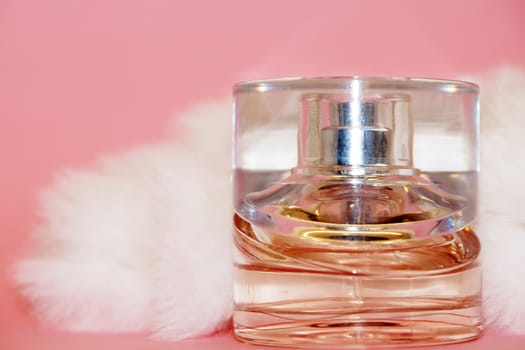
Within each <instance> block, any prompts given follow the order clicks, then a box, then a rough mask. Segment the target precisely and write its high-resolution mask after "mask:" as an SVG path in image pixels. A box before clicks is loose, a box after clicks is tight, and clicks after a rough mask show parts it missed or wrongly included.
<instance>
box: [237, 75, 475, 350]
mask: <svg viewBox="0 0 525 350" xmlns="http://www.w3.org/2000/svg"><path fill="white" fill-rule="evenodd" d="M235 94H236V129H235V146H234V170H235V172H234V174H235V177H234V184H235V187H234V188H235V189H234V191H235V196H234V198H235V199H234V201H235V203H234V208H235V214H234V220H233V221H234V243H235V255H234V263H235V277H234V303H235V304H234V305H235V306H234V315H233V321H234V332H235V336H236V337H237V338H238V339H240V340H242V341H246V342H251V343H257V344H266V345H281V346H298V347H308V346H310V347H311V346H323V347H338V348H340V347H361V346H368V345H369V346H396V345H397V346H399V345H403V346H410V345H414V346H416V345H430V344H439V343H453V342H459V341H464V340H468V339H473V338H476V337H477V336H479V334H480V332H481V329H482V327H481V307H480V306H481V305H480V303H481V299H480V295H481V282H480V274H481V272H480V266H479V264H478V261H477V258H478V255H479V250H480V244H479V241H478V239H477V237H476V235H475V234H474V232H473V230H472V228H471V226H472V224H473V222H474V218H475V214H476V199H477V188H476V186H477V170H478V169H477V167H478V165H477V134H478V130H477V94H478V90H477V87H476V86H474V85H472V84H468V83H462V82H452V81H438V80H424V79H408V78H407V79H402V78H396V79H380V78H368V79H363V78H357V77H351V78H313V79H285V80H272V81H256V82H248V83H241V84H239V85H237V86H236V90H235ZM414 130H415V133H414ZM294 134H295V135H294ZM418 134H419V135H418ZM291 139H294V140H296V139H297V140H298V142H297V143H296V144H297V146H293V144H291V143H290V140H291ZM414 146H415V148H416V150H415V152H413V147H414ZM413 153H415V154H416V155H417V157H416V162H417V161H418V159H419V164H420V165H421V166H422V169H418V168H417V167H415V166H414V159H413ZM291 154H297V155H298V157H297V159H293V158H294V157H293V155H291ZM418 157H419V158H418ZM443 157H445V160H443V159H442V158H443ZM292 162H294V163H295V164H291V163H292Z"/></svg>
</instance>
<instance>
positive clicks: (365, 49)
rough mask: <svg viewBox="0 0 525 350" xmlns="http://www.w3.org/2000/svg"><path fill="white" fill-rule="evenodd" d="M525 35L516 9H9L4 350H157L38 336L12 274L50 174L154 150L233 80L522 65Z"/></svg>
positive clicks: (0, 328)
mask: <svg viewBox="0 0 525 350" xmlns="http://www.w3.org/2000/svg"><path fill="white" fill-rule="evenodd" d="M524 38H525V2H524V1H519V0H515V1H497V0H494V1H456V0H440V1H432V2H431V1H417V0H405V1H387V0H385V1H378V0H372V1H360V2H358V1H331V0H323V1H284V0H280V1H273V0H265V1H258V2H255V1H195V0H192V1H187V2H182V1H168V0H165V1H160V0H152V1H145V0H144V1H124V0H118V1H104V0H91V1H87V0H86V1H70V0H47V1H37V0H35V1H30V0H18V1H14V0H3V1H2V2H0V118H2V119H1V120H2V122H3V123H2V127H1V128H0V133H1V135H0V160H1V164H2V168H1V170H2V173H1V177H0V195H1V197H0V198H1V200H0V225H1V227H0V228H1V229H0V235H1V236H0V239H1V241H0V242H1V244H0V310H1V311H0V349H4V348H5V349H14V348H19V349H28V348H33V349H36V348H42V349H45V348H53V349H61V348H70V347H71V348H86V349H87V348H92V347H94V346H102V345H104V344H107V346H108V348H110V347H111V348H115V347H118V346H122V347H129V346H131V344H135V346H136V348H142V347H144V348H146V347H149V348H152V346H153V348H154V347H155V344H154V345H152V344H151V343H150V342H147V341H144V340H141V338H139V337H136V336H135V337H131V336H130V337H107V336H86V335H66V334H60V333H58V334H57V333H54V332H53V331H51V330H48V331H42V330H38V329H37V327H36V324H35V322H34V321H32V319H31V318H30V316H29V315H28V313H27V310H25V308H24V306H23V303H21V301H20V300H18V298H17V296H16V293H15V291H14V290H13V288H12V286H11V284H10V282H9V279H8V268H9V264H10V263H11V262H12V261H13V259H14V258H16V256H18V255H19V254H20V252H21V249H22V247H24V243H25V241H26V238H27V236H28V233H29V232H30V230H31V229H32V228H33V227H34V226H35V223H36V222H37V221H36V217H35V209H36V193H37V191H38V190H39V189H41V188H43V187H44V186H46V185H47V184H49V183H50V181H51V179H52V175H53V174H54V173H56V172H57V171H58V170H60V169H63V168H65V167H79V166H88V165H89V164H90V163H91V162H92V161H93V160H94V159H95V158H96V157H97V156H98V155H100V154H103V153H111V152H117V151H119V150H123V149H126V148H129V147H132V146H134V145H141V144H144V143H147V142H151V141H155V140H161V139H163V138H165V137H166V135H165V134H166V129H167V128H166V125H167V123H168V121H169V120H170V119H171V118H172V117H173V115H174V114H175V113H177V112H178V111H181V110H183V109H184V108H186V107H188V106H189V105H191V104H192V103H195V102H196V101H200V100H203V99H212V98H219V97H223V96H228V94H229V93H230V86H231V85H232V84H233V83H234V82H235V81H238V80H245V79H254V78H264V77H278V76H295V75H352V74H359V75H397V76H424V77H448V78H451V77H452V78H453V77H456V76H458V75H460V74H463V73H477V72H483V71H486V70H489V69H492V68H494V67H498V66H500V65H503V64H513V65H520V66H522V67H524V68H525V45H524V43H525V41H524V40H525V39H524ZM27 334H29V335H31V336H29V337H28V336H26V335H27ZM498 337H499V338H498ZM217 339H218V340H217V341H218V343H217V344H222V345H224V346H228V347H232V346H234V345H233V343H232V342H231V339H230V338H229V337H228V336H225V335H221V336H218V338H217ZM500 341H506V343H505V342H503V343H502V344H507V346H509V347H508V348H509V349H510V348H513V349H517V348H519V345H518V344H522V345H521V346H523V344H524V343H525V338H519V337H518V338H516V337H505V338H502V337H501V335H498V334H497V333H494V332H492V333H490V332H489V334H488V336H487V337H485V338H484V339H483V340H482V341H481V342H480V344H481V345H480V346H486V348H487V349H488V348H491V347H492V346H491V344H492V345H495V344H497V343H499V342H500ZM221 342H223V343H221ZM192 344H193V345H192ZM195 344H197V345H195ZM198 344H200V345H198ZM206 344H207V343H206V341H199V342H197V343H191V344H190V343H188V344H186V346H188V347H190V345H191V346H197V347H199V346H200V347H203V348H205V347H206V346H207V345H206ZM513 344H514V345H516V347H514V345H513ZM179 345H180V344H179ZM156 346H158V348H159V349H160V348H164V347H166V348H167V347H168V346H169V345H166V344H164V345H162V344H161V343H157V344H156ZM181 346H182V345H181ZM464 346H467V347H461V348H464V349H467V348H468V349H471V348H474V347H468V346H471V345H464ZM458 348H460V347H458ZM500 348H501V347H500Z"/></svg>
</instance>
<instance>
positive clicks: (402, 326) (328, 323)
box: [234, 317, 482, 349]
mask: <svg viewBox="0 0 525 350" xmlns="http://www.w3.org/2000/svg"><path fill="white" fill-rule="evenodd" d="M234 327H235V328H234V335H235V337H236V338H237V339H238V340H239V341H242V342H247V343H252V344H257V345H269V346H284V347H298V348H318V347H319V346H322V347H323V348H338V349H340V348H350V349H352V348H354V349H355V348H364V347H374V348H376V347H381V348H388V347H397V346H403V347H415V346H426V345H441V344H451V343H459V342H465V341H469V340H474V339H476V338H478V337H479V336H480V335H481V332H482V327H481V326H480V325H478V326H468V325H460V324H450V323H444V322H429V321H414V320H408V321H405V320H398V319H380V318H370V317H367V318H361V319H353V320H349V319H340V318H337V319H324V320H321V321H316V322H311V320H309V321H296V322H286V323H282V324H271V325H267V326H260V327H257V328H247V327H243V326H241V325H239V324H236V325H235V326H234Z"/></svg>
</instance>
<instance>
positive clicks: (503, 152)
mask: <svg viewBox="0 0 525 350" xmlns="http://www.w3.org/2000/svg"><path fill="white" fill-rule="evenodd" d="M480 84H481V86H482V89H481V101H482V103H481V176H480V203H481V205H480V214H479V225H478V227H479V228H478V232H479V234H480V236H481V241H482V261H483V273H484V278H483V293H484V312H485V318H486V325H487V326H493V327H498V328H501V329H505V330H507V331H509V332H510V333H516V334H525V268H524V266H523V263H524V262H525V180H524V179H525V175H524V174H525V153H524V152H525V71H520V70H517V69H510V68H506V69H502V70H500V71H498V72H497V73H493V74H490V75H489V76H487V77H484V78H483V79H481V81H480Z"/></svg>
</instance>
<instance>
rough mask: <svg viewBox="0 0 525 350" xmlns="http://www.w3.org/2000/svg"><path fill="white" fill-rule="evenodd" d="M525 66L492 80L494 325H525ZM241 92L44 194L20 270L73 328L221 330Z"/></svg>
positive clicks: (485, 205)
mask: <svg viewBox="0 0 525 350" xmlns="http://www.w3.org/2000/svg"><path fill="white" fill-rule="evenodd" d="M524 102H525V73H524V72H521V71H517V70H511V69H506V70H502V71H501V72H499V73H498V74H494V75H492V76H490V77H488V78H486V79H485V80H484V81H483V85H482V120H483V123H482V131H483V132H482V152H483V157H482V177H481V186H480V190H481V193H480V195H481V203H482V205H481V211H480V222H479V230H478V232H479V234H480V237H481V239H482V243H483V261H484V295H485V298H484V299H485V304H484V306H485V315H486V319H487V324H489V325H491V326H493V327H501V328H504V329H506V330H508V331H509V332H513V333H520V334H525V299H524V298H523V296H524V295H525V269H524V268H523V267H522V266H521V265H522V261H523V258H522V257H523V254H524V253H523V252H522V251H523V250H524V249H525V248H524V247H525V232H524V231H525V219H523V217H522V216H521V215H523V213H525V200H523V199H522V197H523V196H525V184H524V181H523V180H522V177H523V172H524V171H525V160H524V159H523V155H522V154H521V152H522V151H523V150H525V137H524V136H523V135H522V133H523V130H525V103H524ZM230 117H231V102H230V99H229V98H228V99H225V100H221V101H218V102H211V103H203V104H201V105H199V106H197V107H196V108H194V109H193V110H191V111H190V112H188V113H185V114H183V115H181V116H179V118H177V122H176V124H175V125H176V127H177V128H182V129H183V130H185V131H183V132H180V131H179V132H178V134H179V135H183V137H182V139H183V140H182V141H178V142H171V143H165V144H157V145H151V146H148V147H143V148H140V149H137V150H134V151H131V152H129V153H127V154H123V155H116V156H114V157H109V158H107V159H105V160H104V161H102V162H101V163H100V164H98V165H97V166H96V167H95V168H94V169H93V170H89V171H78V170H77V171H70V172H66V173H65V174H63V175H62V176H60V177H59V178H58V179H57V181H56V183H55V185H54V186H53V187H52V188H51V189H50V190H48V191H47V192H46V194H45V195H44V196H43V197H42V201H41V203H42V206H41V210H42V212H41V215H42V218H43V219H44V222H43V224H42V225H41V227H40V228H39V229H38V230H37V231H36V232H35V235H34V236H35V245H34V251H33V252H32V253H31V254H30V255H29V257H27V258H25V259H24V260H21V261H20V262H18V263H17V265H16V269H15V278H16V280H17V283H18V285H19V287H20V290H21V292H22V294H23V295H24V296H26V297H27V299H28V300H29V301H30V302H31V304H32V305H33V308H34V311H35V313H36V315H37V316H38V317H39V318H40V319H42V320H43V321H45V322H51V323H53V324H55V325H57V326H59V327H61V328H65V329H72V330H84V331H107V332H113V331H150V332H152V333H153V335H154V336H155V337H158V338H162V339H182V338H186V337H193V336H199V335H204V334H209V333H211V332H213V331H215V330H217V329H220V328H223V327H226V326H227V325H228V319H229V316H230V313H231V302H232V301H231V298H232V297H231V282H232V281H231V280H232V276H231V258H230V234H231V232H230V231H231V229H230V226H231V200H230V198H231V194H230V192H231V190H230V184H229V183H230V175H229V167H230V164H229V155H230V150H229V149H230V139H231V136H230V129H231V126H230V120H231V118H230Z"/></svg>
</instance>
